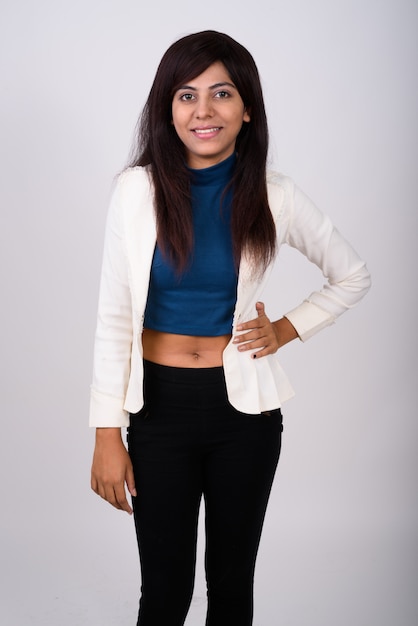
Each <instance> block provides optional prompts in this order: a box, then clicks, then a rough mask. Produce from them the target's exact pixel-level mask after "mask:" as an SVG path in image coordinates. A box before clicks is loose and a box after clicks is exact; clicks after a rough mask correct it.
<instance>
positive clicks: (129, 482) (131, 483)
mask: <svg viewBox="0 0 418 626" xmlns="http://www.w3.org/2000/svg"><path fill="white" fill-rule="evenodd" d="M126 486H127V487H128V491H129V493H130V494H131V496H133V497H134V498H135V497H136V496H137V491H136V488H135V478H134V470H133V467H132V465H130V466H129V467H128V468H127V469H126Z"/></svg>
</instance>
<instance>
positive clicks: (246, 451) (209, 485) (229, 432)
mask: <svg viewBox="0 0 418 626" xmlns="http://www.w3.org/2000/svg"><path fill="white" fill-rule="evenodd" d="M223 421H224V425H223V431H224V433H223V438H222V440H219V441H218V445H216V446H215V445H214V446H213V449H212V450H211V451H210V454H208V457H207V461H206V465H205V474H204V496H205V505H206V533H207V544H206V546H207V549H206V567H207V577H208V586H209V590H211V589H212V591H215V590H218V591H219V593H221V594H222V595H225V594H238V595H239V594H241V593H244V592H245V590H246V591H247V592H249V590H251V588H252V581H253V572H254V566H255V559H256V555H257V550H258V545H259V540H260V535H261V530H262V526H263V521H264V516H265V512H266V507H267V503H268V499H269V495H270V490H271V486H272V482H273V479H274V474H275V471H276V467H277V463H278V459H279V454H280V447H281V434H282V415H281V411H280V410H279V409H277V410H274V411H270V412H269V413H268V414H267V413H265V414H261V415H246V414H242V413H239V412H237V411H234V409H232V408H231V410H229V412H228V414H227V415H226V416H225V417H224V420H223ZM243 623H244V622H243Z"/></svg>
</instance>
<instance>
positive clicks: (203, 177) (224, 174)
mask: <svg viewBox="0 0 418 626" xmlns="http://www.w3.org/2000/svg"><path fill="white" fill-rule="evenodd" d="M236 162H237V157H236V154H235V152H234V153H232V154H231V156H229V157H228V158H227V159H224V160H223V161H221V162H220V163H216V165H211V166H210V167H203V168H201V169H193V168H191V167H188V168H187V169H188V170H189V172H190V174H191V183H192V185H197V186H199V187H200V186H202V187H203V186H206V185H213V184H214V183H216V184H220V183H223V184H226V183H228V182H229V181H230V180H231V178H232V175H233V173H234V168H235V163H236Z"/></svg>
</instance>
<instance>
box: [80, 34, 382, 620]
mask: <svg viewBox="0 0 418 626" xmlns="http://www.w3.org/2000/svg"><path fill="white" fill-rule="evenodd" d="M267 147H268V133H267V123H266V116H265V109H264V103H263V96H262V90H261V86H260V80H259V76H258V72H257V68H256V66H255V63H254V60H253V58H252V57H251V55H250V54H249V52H248V51H247V50H246V49H245V48H243V47H242V46H241V45H240V44H238V43H237V42H236V41H234V40H233V39H231V38H230V37H228V36H227V35H224V34H221V33H217V32H213V31H205V32H201V33H197V34H194V35H190V36H187V37H184V38H182V39H180V40H179V41H177V42H176V43H174V44H173V45H172V46H171V47H170V48H169V49H168V50H167V52H166V53H165V55H164V56H163V58H162V60H161V63H160V65H159V68H158V70H157V73H156V76H155V80H154V83H153V85H152V88H151V92H150V94H149V98H148V101H147V103H146V106H145V109H144V112H143V114H142V117H141V123H140V126H139V137H138V145H137V153H136V156H135V158H134V161H133V163H132V164H131V167H129V168H128V169H127V170H126V171H124V172H123V173H122V174H121V175H120V176H119V178H118V181H117V184H116V187H115V190H114V194H113V198H112V201H111V206H110V211H109V216H108V222H107V230H106V240H105V250H104V260H103V269H102V279H101V289H100V301H99V314H98V325H97V333H96V344H95V365H94V378H93V385H92V390H91V416H90V424H91V425H92V426H94V427H96V429H97V430H96V433H97V435H96V446H95V452H94V458H93V466H92V481H91V484H92V488H93V490H94V491H95V492H96V493H97V494H99V495H100V496H101V497H102V498H104V499H106V500H107V501H108V502H110V503H111V504H112V505H113V506H115V507H116V508H118V509H121V510H124V511H127V512H128V513H131V512H132V509H131V506H130V504H129V503H128V501H127V498H126V493H125V485H126V487H127V489H128V491H129V493H130V495H131V496H132V501H133V513H134V518H135V525H136V532H137V538H138V546H139V554H140V562H141V573H142V587H141V600H140V610H139V617H138V622H137V624H138V625H140V626H180V625H181V624H183V623H184V620H185V618H186V615H187V612H188V608H189V604H190V600H191V597H192V590H193V584H194V573H195V571H194V568H195V551H196V534H197V521H198V512H199V505H200V501H201V498H202V496H203V498H204V503H205V519H206V558H205V566H206V578H207V594H208V613H207V621H206V624H207V626H223V625H225V626H226V625H227V626H247V625H250V624H252V615H253V576H254V567H255V561H256V555H257V549H258V544H259V540H260V534H261V530H262V525H263V519H264V514H265V511H266V506H267V501H268V497H269V493H270V488H271V484H272V481H273V477H274V473H275V469H276V465H277V462H278V458H279V452H280V444H281V431H282V415H281V410H280V407H281V405H282V404H283V402H284V401H285V400H287V399H288V398H289V397H290V396H291V395H292V393H293V392H292V389H291V387H290V385H289V383H288V381H287V379H286V377H285V375H284V373H283V371H282V369H281V368H280V365H279V363H278V360H277V351H278V350H279V348H281V347H282V346H283V345H284V344H286V343H288V342H289V341H291V340H293V339H295V338H297V337H299V338H300V339H302V340H303V341H305V340H306V339H308V338H309V337H311V336H312V335H313V334H315V333H316V332H318V331H319V330H321V329H322V328H324V327H326V326H328V325H329V324H332V323H333V322H334V321H335V320H336V318H337V317H338V316H339V315H341V314H342V313H343V312H344V311H346V310H347V309H349V308H351V307H352V306H354V305H355V304H356V303H357V302H358V301H359V300H360V299H361V298H362V297H363V296H364V295H365V293H366V292H367V290H368V288H369V285H370V279H369V274H368V271H367V269H366V266H365V264H364V262H363V261H362V260H361V259H360V258H359V257H358V255H357V254H356V252H355V251H354V250H353V249H352V247H351V246H350V245H349V244H348V243H347V242H346V241H345V240H344V239H343V237H342V236H341V235H340V234H339V233H338V231H337V230H336V229H335V228H334V227H333V225H332V224H331V222H330V220H329V219H328V218H327V217H326V216H324V215H323V214H322V213H321V212H320V211H319V210H318V209H317V208H316V207H315V206H314V204H313V203H312V202H311V201H310V200H309V199H308V198H307V197H306V196H305V195H304V194H303V193H302V192H301V191H300V190H299V189H298V188H297V187H296V186H295V185H294V183H293V182H292V181H291V180H290V179H289V178H286V177H284V176H282V175H279V174H275V173H270V174H266V158H267ZM283 243H287V244H289V245H291V246H293V247H295V248H297V249H298V250H300V251H301V252H302V253H303V254H304V255H306V257H307V258H308V259H310V260H311V261H313V262H314V263H316V264H317V265H318V267H320V268H321V270H322V272H323V274H324V275H325V276H326V278H327V281H328V282H327V284H326V285H325V286H324V288H323V289H322V290H321V291H318V292H314V293H312V294H311V295H310V296H309V297H307V299H306V300H305V301H304V302H303V303H302V304H300V305H299V306H297V307H296V308H295V309H294V310H292V311H291V312H289V313H286V315H285V316H284V317H282V318H281V319H279V320H277V321H271V320H270V319H269V317H268V316H267V313H266V311H265V309H264V304H263V303H262V302H260V301H259V299H260V297H261V292H262V290H263V287H264V285H265V282H266V280H267V278H268V275H269V273H270V270H271V269H272V267H273V264H274V261H275V259H276V257H277V253H278V250H279V248H280V246H281V245H282V244H283ZM124 426H128V450H129V453H128V452H127V450H126V448H125V446H124V444H123V441H122V438H121V427H124Z"/></svg>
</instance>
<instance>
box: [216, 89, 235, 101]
mask: <svg viewBox="0 0 418 626" xmlns="http://www.w3.org/2000/svg"><path fill="white" fill-rule="evenodd" d="M230 96H231V94H230V93H229V91H225V89H222V91H217V92H216V94H215V98H220V99H223V98H229V97H230Z"/></svg>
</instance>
